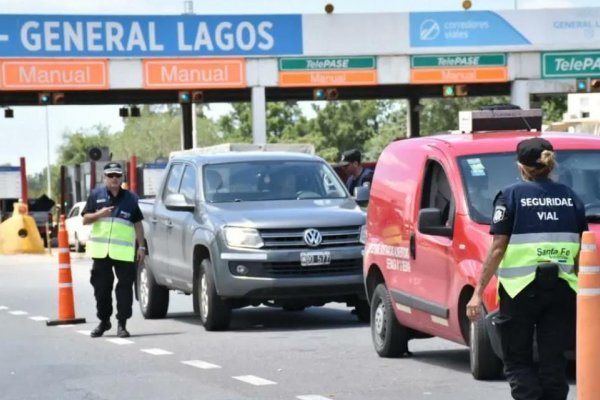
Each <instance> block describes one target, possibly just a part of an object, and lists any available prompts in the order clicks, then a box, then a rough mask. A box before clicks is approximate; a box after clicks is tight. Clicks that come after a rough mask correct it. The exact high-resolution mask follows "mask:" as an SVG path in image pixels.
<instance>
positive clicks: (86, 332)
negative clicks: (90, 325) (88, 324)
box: [77, 331, 92, 336]
mask: <svg viewBox="0 0 600 400" xmlns="http://www.w3.org/2000/svg"><path fill="white" fill-rule="evenodd" d="M77 333H81V334H82V335H84V336H90V333H92V331H77Z"/></svg>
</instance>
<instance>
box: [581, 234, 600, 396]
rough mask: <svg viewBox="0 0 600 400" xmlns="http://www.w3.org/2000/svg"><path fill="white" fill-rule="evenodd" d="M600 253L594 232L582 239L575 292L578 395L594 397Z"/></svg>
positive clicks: (599, 389)
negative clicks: (577, 283) (576, 291)
mask: <svg viewBox="0 0 600 400" xmlns="http://www.w3.org/2000/svg"><path fill="white" fill-rule="evenodd" d="M598 338H600V257H599V256H598V249H597V248H596V234H595V233H594V232H591V231H588V232H584V233H583V237H582V239H581V252H580V253H579V292H578V293H577V398H578V399H579V400H594V399H597V398H598V393H600V379H598V376H600V368H599V367H598V360H600V342H599V341H598Z"/></svg>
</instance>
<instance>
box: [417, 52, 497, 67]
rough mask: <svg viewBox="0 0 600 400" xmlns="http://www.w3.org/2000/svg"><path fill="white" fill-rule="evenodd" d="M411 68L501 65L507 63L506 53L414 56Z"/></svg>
mask: <svg viewBox="0 0 600 400" xmlns="http://www.w3.org/2000/svg"><path fill="white" fill-rule="evenodd" d="M410 64H411V68H453V67H499V66H505V65H506V54H504V53H498V54H445V55H437V56H412V57H411V58H410Z"/></svg>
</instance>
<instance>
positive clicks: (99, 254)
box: [86, 218, 135, 261]
mask: <svg viewBox="0 0 600 400" xmlns="http://www.w3.org/2000/svg"><path fill="white" fill-rule="evenodd" d="M134 239H135V229H134V227H133V223H132V222H131V221H127V220H124V219H122V218H100V219H99V220H97V221H96V222H94V224H93V225H92V231H91V232H90V237H89V239H88V243H89V244H88V245H87V246H86V247H87V250H88V255H89V256H90V257H92V258H105V257H106V256H108V257H110V258H112V259H113V260H119V261H134V258H135V240H134Z"/></svg>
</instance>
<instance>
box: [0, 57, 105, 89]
mask: <svg viewBox="0 0 600 400" xmlns="http://www.w3.org/2000/svg"><path fill="white" fill-rule="evenodd" d="M0 71H1V76H2V78H0V89H4V90H102V89H108V88H109V83H108V68H107V61H106V60H60V59H59V60H52V61H50V60H4V61H1V60H0Z"/></svg>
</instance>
